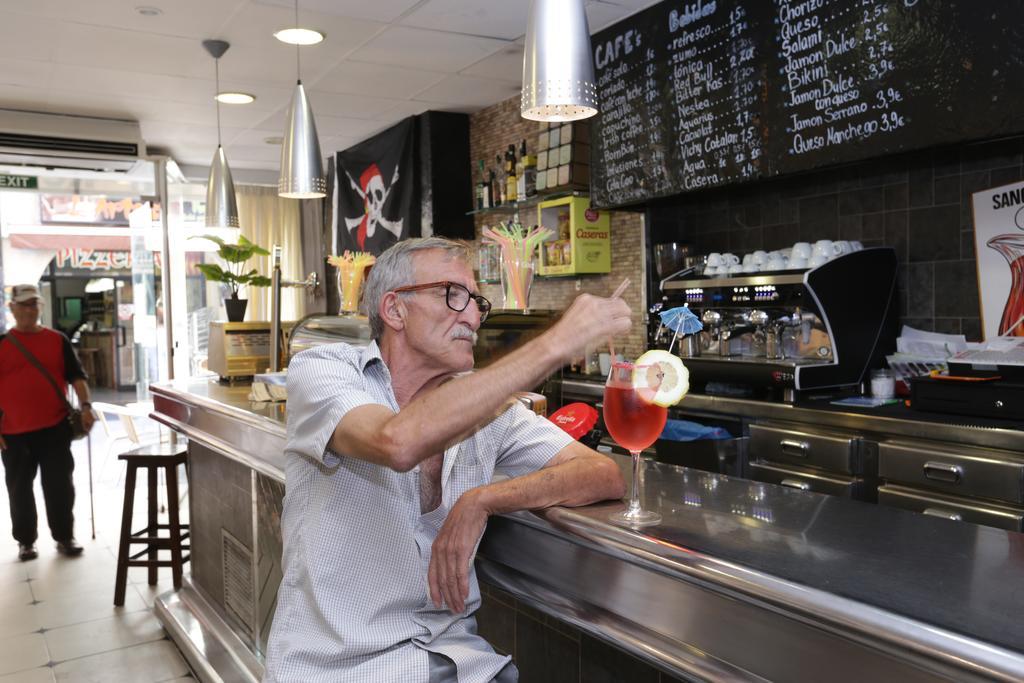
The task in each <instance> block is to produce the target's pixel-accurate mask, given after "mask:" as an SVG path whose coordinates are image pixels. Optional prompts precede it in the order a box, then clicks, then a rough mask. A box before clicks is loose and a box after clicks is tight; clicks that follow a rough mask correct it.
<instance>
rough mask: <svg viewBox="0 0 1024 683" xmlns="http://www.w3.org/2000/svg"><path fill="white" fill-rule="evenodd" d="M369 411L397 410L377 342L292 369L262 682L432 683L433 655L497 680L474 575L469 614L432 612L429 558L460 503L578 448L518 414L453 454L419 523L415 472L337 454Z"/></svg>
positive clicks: (304, 359) (332, 348)
mask: <svg viewBox="0 0 1024 683" xmlns="http://www.w3.org/2000/svg"><path fill="white" fill-rule="evenodd" d="M369 403H375V404H380V405H384V406H387V407H389V408H391V409H392V410H394V411H398V409H399V408H398V405H397V403H396V401H395V396H394V392H393V391H392V389H391V373H390V372H389V371H388V368H387V366H386V365H385V363H384V361H383V359H382V358H381V356H380V350H379V348H378V347H377V344H376V343H371V344H370V345H369V346H368V347H366V348H365V349H362V350H360V349H356V348H353V347H351V346H348V345H347V344H331V345H327V346H319V347H316V348H313V349H309V350H307V351H303V352H302V353H299V354H297V355H296V356H295V358H294V359H293V360H292V362H291V365H290V366H289V368H288V445H287V447H286V451H285V453H286V464H285V476H286V481H287V486H286V495H285V499H284V513H283V516H282V520H281V527H282V533H283V536H284V557H283V560H282V564H283V567H282V570H283V572H284V578H283V579H282V581H281V587H280V589H279V591H278V596H277V611H276V613H275V615H274V624H273V628H272V629H271V633H270V642H269V645H268V648H267V662H266V663H267V666H266V675H265V677H264V679H263V680H264V681H274V682H277V683H286V682H287V683H291V682H292V681H297V682H301V683H314V682H315V681H330V682H331V683H345V682H347V681H351V682H353V683H367V682H369V681H372V682H377V681H402V682H403V683H406V682H413V683H415V682H418V681H422V682H425V681H427V680H428V677H429V667H428V654H427V651H430V652H436V653H439V654H442V655H445V656H446V657H449V658H450V659H452V660H453V661H454V662H455V664H456V666H457V669H458V680H459V683H478V682H484V681H490V680H491V679H492V678H493V677H494V676H495V675H496V674H497V673H498V672H499V671H500V670H501V669H502V668H503V667H504V666H505V664H506V663H507V662H508V661H509V657H504V656H501V655H498V654H497V653H495V652H494V650H493V649H492V648H491V647H490V645H488V644H487V642H486V641H485V640H484V639H483V638H481V637H480V636H478V635H477V634H476V620H475V619H474V618H473V617H472V616H471V615H472V614H473V612H475V611H476V609H477V608H478V607H479V606H480V587H479V585H478V584H477V579H476V572H475V571H474V570H472V568H471V572H470V580H469V586H470V590H469V599H468V600H467V601H466V612H465V613H464V614H463V615H453V614H452V613H451V612H449V611H448V610H447V609H440V610H438V609H435V608H434V606H433V603H432V602H431V601H430V597H429V592H428V586H427V568H428V566H429V564H430V551H431V547H432V545H433V542H434V539H435V538H436V537H437V533H438V531H439V530H440V528H441V525H442V523H443V522H444V520H445V517H446V516H447V514H448V511H449V510H450V509H451V507H452V506H453V505H454V503H455V501H456V500H458V498H459V496H461V495H462V494H463V493H464V492H466V491H467V490H469V489H471V488H474V487H477V486H482V485H484V484H487V483H488V482H490V481H491V478H492V476H493V475H494V474H496V473H498V474H504V475H507V476H511V477H516V476H521V475H524V474H528V473H530V472H533V471H535V470H537V469H540V468H541V467H542V466H543V465H544V464H545V463H547V461H548V460H549V459H550V458H551V457H553V456H554V455H555V454H556V453H558V452H559V451H560V450H561V449H562V448H564V447H565V446H566V445H568V444H569V443H570V441H571V439H570V438H569V436H568V435H566V434H565V433H564V432H562V431H561V430H560V429H558V428H557V427H555V426H554V425H552V424H551V423H550V422H549V421H548V420H545V419H544V418H542V417H538V416H536V415H534V414H533V413H531V412H530V411H528V410H527V409H526V408H524V407H523V406H521V405H519V404H518V403H517V404H515V405H513V406H512V407H511V408H509V409H508V410H506V411H504V412H503V413H501V414H500V415H499V416H498V417H497V418H495V419H494V420H492V421H491V422H489V423H488V424H486V425H485V426H483V427H481V428H480V429H478V430H477V431H476V432H474V433H473V434H471V435H470V436H469V437H468V438H466V439H465V440H464V441H462V442H461V443H459V444H457V445H455V446H453V447H452V448H449V449H448V450H447V451H445V454H444V466H443V469H442V471H441V484H442V498H441V504H440V506H438V508H437V509H435V510H433V511H431V512H428V513H427V514H421V513H420V486H419V467H415V468H413V469H412V470H411V471H409V472H396V471H394V470H392V469H390V468H387V467H383V466H380V465H375V464H372V463H369V462H366V461H364V460H359V459H357V458H352V457H347V456H346V455H345V454H344V453H336V452H334V451H333V450H331V449H330V448H328V442H329V440H330V437H331V435H332V434H333V432H334V429H335V427H336V426H337V424H338V422H339V421H340V420H341V418H342V416H344V415H345V414H346V413H347V412H348V411H349V410H351V409H353V408H355V407H357V406H361V405H366V404H369ZM438 418H439V419H443V415H440V414H439V415H438Z"/></svg>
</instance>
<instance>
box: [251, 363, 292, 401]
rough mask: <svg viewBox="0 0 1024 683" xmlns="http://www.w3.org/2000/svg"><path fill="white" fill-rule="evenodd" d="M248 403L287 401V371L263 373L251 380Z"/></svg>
mask: <svg viewBox="0 0 1024 683" xmlns="http://www.w3.org/2000/svg"><path fill="white" fill-rule="evenodd" d="M249 400H250V401H287V400H288V371H287V370H282V371H281V372H265V373H262V374H259V375H256V376H255V377H253V378H252V389H251V390H250V392H249Z"/></svg>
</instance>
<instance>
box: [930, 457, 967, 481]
mask: <svg viewBox="0 0 1024 683" xmlns="http://www.w3.org/2000/svg"><path fill="white" fill-rule="evenodd" d="M924 476H925V478H926V479H932V480H934V481H941V482H945V483H947V484H959V483H960V480H961V479H962V478H963V476H964V471H963V469H962V468H961V467H960V466H959V465H947V464H946V463H944V462H926V463H925V464H924Z"/></svg>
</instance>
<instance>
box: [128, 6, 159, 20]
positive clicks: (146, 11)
mask: <svg viewBox="0 0 1024 683" xmlns="http://www.w3.org/2000/svg"><path fill="white" fill-rule="evenodd" d="M135 11H136V12H137V13H138V14H141V15H142V16H144V17H158V16H160V15H161V14H163V13H164V11H163V10H162V9H160V8H159V7H151V6H149V5H140V6H139V7H136V8H135Z"/></svg>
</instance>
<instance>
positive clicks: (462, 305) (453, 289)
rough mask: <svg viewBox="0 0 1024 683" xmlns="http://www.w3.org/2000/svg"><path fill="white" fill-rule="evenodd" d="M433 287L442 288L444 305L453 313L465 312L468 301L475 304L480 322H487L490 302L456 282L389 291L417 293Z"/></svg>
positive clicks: (411, 286) (410, 286)
mask: <svg viewBox="0 0 1024 683" xmlns="http://www.w3.org/2000/svg"><path fill="white" fill-rule="evenodd" d="M435 287H444V288H445V290H444V299H445V303H446V304H448V308H450V309H452V310H453V311H457V312H459V313H461V312H462V311H464V310H466V306H468V305H469V302H470V300H473V301H475V302H476V307H477V310H479V311H480V322H483V321H485V320H487V314H488V313H490V312H491V302H490V301H488V300H487V298H486V297H484V296H482V295H480V294H473V293H472V292H470V291H469V290H468V289H466V287H465V286H464V285H460V284H459V283H458V282H450V281H448V280H442V281H440V282H427V283H424V284H422V285H408V286H406V287H397V288H395V289H393V290H391V291H393V292H396V293H401V292H418V291H420V290H422V289H433V288H435Z"/></svg>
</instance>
